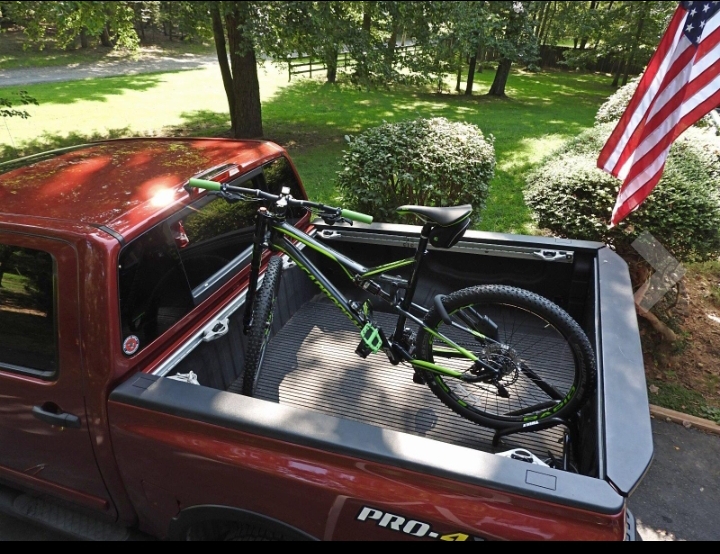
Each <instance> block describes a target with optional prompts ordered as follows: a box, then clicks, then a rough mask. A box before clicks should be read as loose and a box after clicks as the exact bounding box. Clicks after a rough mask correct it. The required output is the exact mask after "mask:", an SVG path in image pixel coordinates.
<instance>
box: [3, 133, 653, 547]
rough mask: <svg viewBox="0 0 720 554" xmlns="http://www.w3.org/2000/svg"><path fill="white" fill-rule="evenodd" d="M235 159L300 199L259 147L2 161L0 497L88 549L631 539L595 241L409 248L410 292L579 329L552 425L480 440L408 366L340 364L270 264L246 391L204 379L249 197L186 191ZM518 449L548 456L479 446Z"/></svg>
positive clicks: (629, 313)
mask: <svg viewBox="0 0 720 554" xmlns="http://www.w3.org/2000/svg"><path fill="white" fill-rule="evenodd" d="M243 175H247V176H248V179H251V180H252V182H253V183H254V184H255V185H256V186H257V187H260V188H265V189H266V190H268V191H270V192H273V191H279V190H281V189H283V188H289V189H290V191H291V193H292V195H293V196H294V197H296V198H305V197H306V196H305V191H304V189H303V187H302V185H301V183H300V180H299V178H298V176H297V172H296V171H295V169H294V167H293V164H292V162H291V161H290V159H289V158H288V156H287V154H286V152H285V151H284V150H283V149H282V148H280V147H278V146H277V145H275V144H272V143H269V142H260V141H231V140H213V139H193V140H176V139H152V140H150V139H138V140H122V141H108V142H102V143H96V144H92V145H86V146H82V147H76V148H70V149H65V150H61V151H53V152H49V153H46V154H42V155H38V156H33V157H30V158H25V159H21V160H17V161H14V162H9V163H6V164H3V165H2V166H0V481H1V482H2V486H0V509H1V510H3V511H5V512H7V513H10V514H13V515H15V516H17V517H22V518H27V519H31V520H33V521H38V522H41V523H44V524H47V525H51V526H54V527H55V528H59V529H61V530H63V531H65V532H67V533H70V534H71V535H73V536H76V537H83V538H96V539H123V538H128V537H131V536H132V535H133V533H136V532H142V533H146V534H150V535H152V536H154V537H157V538H161V539H181V540H205V539H225V540H273V539H291V540H293V539H297V540H300V539H309V540H350V539H370V540H383V539H390V540H394V539H423V540H445V541H467V540H534V539H542V540H547V539H555V540H618V541H622V540H628V539H629V540H633V539H634V538H635V537H636V533H635V524H634V520H633V517H632V514H630V513H629V511H628V510H627V508H626V504H627V498H628V496H629V495H630V494H631V493H632V492H633V490H634V489H635V487H636V486H637V485H638V483H639V482H640V480H641V479H642V478H643V476H644V474H645V472H646V471H647V469H648V467H649V464H650V462H651V459H652V455H653V445H652V434H651V428H650V417H649V412H648V399H647V394H646V385H645V377H644V370H643V360H642V351H641V348H640V342H639V334H638V329H637V320H636V317H635V314H634V308H633V306H634V304H633V299H632V288H631V285H630V280H629V277H628V271H627V267H626V266H625V264H624V263H623V262H622V261H621V260H620V258H619V257H618V256H617V255H615V254H614V253H613V252H612V251H611V250H610V249H608V248H606V247H605V246H604V245H602V244H595V243H586V242H574V241H561V240H555V239H549V238H540V237H520V236H511V235H495V234H487V233H479V232H469V233H467V234H466V236H465V237H464V238H463V240H462V241H461V242H460V243H459V245H458V246H456V247H455V248H454V249H453V250H450V251H441V250H432V249H431V252H430V255H429V256H428V263H427V272H426V278H425V279H424V281H423V282H422V283H421V284H420V287H419V291H418V294H425V295H426V297H428V298H431V297H432V296H433V295H436V294H438V293H440V294H442V293H444V292H445V291H447V290H456V289H458V288H462V287H465V286H469V285H470V284H480V283H504V284H508V285H513V286H518V287H522V288H525V289H529V290H532V291H534V292H537V293H538V294H541V295H543V296H545V297H547V298H550V299H551V300H553V301H555V302H556V303H558V304H559V305H561V306H562V307H563V308H565V309H566V310H567V311H568V313H570V314H571V315H572V316H573V317H574V318H575V319H576V320H577V321H578V322H579V323H580V324H581V326H582V327H583V329H584V330H585V332H586V334H587V335H588V337H590V339H591V341H592V343H593V347H594V348H595V351H596V356H597V365H598V387H597V393H596V394H595V396H594V398H593V399H592V401H591V402H590V403H588V405H587V406H586V407H585V408H583V410H582V411H581V412H580V413H578V414H577V417H576V418H575V419H574V420H573V421H572V422H570V423H569V424H568V426H567V427H555V428H552V429H546V430H542V431H537V432H532V433H522V434H517V435H512V436H506V437H504V438H502V440H501V441H500V442H498V441H497V440H494V439H495V437H494V436H493V433H492V431H491V430H489V429H484V428H482V427H480V426H477V425H474V424H472V423H470V422H468V421H464V420H462V418H459V417H458V416H456V415H455V414H454V413H452V412H450V410H447V409H446V408H444V407H442V406H441V405H439V403H438V402H437V401H436V399H434V397H432V395H431V394H430V395H429V396H428V394H429V391H428V390H427V388H426V387H422V386H419V385H417V384H415V383H413V378H412V377H413V376H412V371H411V372H409V373H408V372H406V371H403V370H402V369H398V370H397V374H396V375H397V379H396V380H394V381H392V382H389V381H388V382H382V383H378V381H379V380H382V379H386V376H387V374H388V373H387V370H385V371H377V372H376V371H375V363H376V362H375V361H373V357H372V356H371V357H370V358H368V359H367V360H363V359H361V358H359V357H357V356H355V355H354V346H355V345H354V344H353V342H355V343H356V342H357V340H358V338H357V331H354V332H353V329H354V328H353V327H352V325H350V324H349V323H348V322H346V321H344V319H343V318H342V317H340V318H338V317H331V316H330V315H329V314H328V310H333V309H334V306H332V305H331V304H326V303H324V302H323V301H322V300H320V299H319V298H318V297H317V296H318V295H317V293H318V292H319V291H318V290H317V288H316V287H315V285H314V284H313V283H312V282H310V280H309V279H308V278H307V276H306V275H305V274H304V273H303V272H302V271H300V270H299V269H298V268H297V267H293V264H292V263H286V269H285V272H284V275H283V281H282V287H281V290H280V293H279V298H278V304H277V307H276V310H277V314H276V317H275V318H274V320H273V327H272V333H271V334H272V339H271V342H270V344H269V347H268V351H267V354H266V356H267V359H266V361H265V366H264V367H265V368H266V369H264V370H263V374H262V376H261V381H260V382H259V384H258V388H257V391H258V392H257V394H256V395H255V397H254V398H250V397H246V396H242V395H239V394H235V393H232V392H228V389H229V388H230V386H231V385H232V384H233V383H234V382H236V381H237V380H238V379H239V378H240V377H241V376H242V372H243V365H244V364H243V360H244V349H245V344H246V338H245V336H244V334H243V325H242V313H243V306H244V301H245V294H246V288H247V282H248V274H249V261H250V258H251V251H252V242H253V230H254V224H253V220H254V217H255V213H256V210H257V204H256V203H252V202H236V203H227V202H225V201H224V200H222V199H219V198H217V197H216V196H213V195H212V194H210V193H206V192H204V191H197V190H195V189H191V188H189V187H187V186H186V185H187V183H188V181H189V179H190V178H193V177H195V178H200V179H205V180H214V181H218V182H226V181H227V180H229V179H236V178H237V176H243ZM296 215H297V217H296V218H295V219H294V220H293V223H294V225H296V226H298V227H300V228H302V229H304V230H305V231H307V232H309V233H312V234H313V235H314V236H315V237H316V239H317V240H321V241H328V243H332V245H333V248H335V249H338V250H339V251H341V252H346V253H347V254H348V255H352V256H353V257H354V258H355V259H361V260H362V259H367V260H372V262H373V264H374V265H378V264H380V263H385V261H390V260H393V259H398V257H399V256H401V255H402V254H403V253H407V252H409V251H412V248H413V247H414V246H415V245H417V244H418V239H419V228H418V227H412V226H404V225H386V224H373V225H356V226H354V227H351V226H349V225H334V226H328V225H326V224H324V223H322V222H318V221H311V219H310V216H309V215H308V214H305V213H299V214H296ZM308 255H312V253H310V254H308ZM317 263H318V265H319V267H321V268H322V270H323V271H327V272H328V273H332V272H333V271H334V270H335V268H333V267H332V266H331V264H325V265H322V264H323V263H324V262H323V261H322V260H318V261H317ZM399 272H400V273H401V272H402V270H400V271H399ZM347 325H350V329H348V328H347ZM345 342H349V344H350V346H351V347H350V348H344V347H343V345H342V343H345ZM330 354H331V355H330ZM328 360H330V361H328ZM378 363H384V362H378ZM386 380H387V379H386ZM519 448H522V449H524V450H528V451H530V452H531V453H533V454H534V455H536V458H537V460H538V461H540V460H551V459H552V460H557V459H560V460H565V464H564V466H563V469H564V470H561V469H557V464H555V465H554V464H544V463H528V462H527V461H524V460H518V459H512V458H509V457H507V456H503V455H499V454H506V453H507V452H509V451H512V450H514V449H519Z"/></svg>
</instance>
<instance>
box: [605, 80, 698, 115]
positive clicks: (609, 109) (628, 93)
mask: <svg viewBox="0 0 720 554" xmlns="http://www.w3.org/2000/svg"><path fill="white" fill-rule="evenodd" d="M640 79H641V77H637V78H635V79H633V80H631V81H630V82H628V84H627V85H625V86H622V87H620V88H619V89H617V91H616V92H615V94H613V95H612V96H611V97H610V98H608V100H607V101H606V102H605V103H604V104H603V105H602V106H600V109H599V110H598V113H597V115H596V116H595V123H596V124H598V125H602V124H603V123H615V124H617V122H618V121H620V118H621V117H622V115H623V113H625V110H626V109H627V107H628V105H629V104H630V100H632V97H633V95H634V94H635V91H636V90H637V87H638V84H639V83H640ZM695 126H696V127H710V126H712V120H711V119H710V116H709V115H707V116H705V117H703V118H702V119H701V120H700V121H698V122H697V123H696V124H695Z"/></svg>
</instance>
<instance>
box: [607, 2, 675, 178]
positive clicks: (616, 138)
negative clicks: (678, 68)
mask: <svg viewBox="0 0 720 554" xmlns="http://www.w3.org/2000/svg"><path fill="white" fill-rule="evenodd" d="M684 22H685V13H684V10H681V9H679V10H678V11H677V12H675V15H674V16H673V19H672V22H671V23H670V29H669V30H668V32H667V33H666V34H665V36H664V37H663V39H662V41H661V42H660V46H659V47H658V51H657V52H656V53H655V55H654V56H653V57H652V59H651V60H650V64H649V65H648V69H647V71H646V72H645V75H646V76H654V78H649V79H642V80H641V81H640V83H639V84H638V89H637V91H636V92H635V95H634V96H633V98H632V100H631V101H630V105H629V106H628V109H627V110H626V111H625V113H624V114H623V116H622V118H621V119H620V123H619V124H618V126H617V127H616V129H615V131H614V132H613V134H612V135H611V136H610V140H609V141H608V143H607V145H606V146H605V148H604V149H603V151H602V153H601V154H600V160H599V165H600V167H602V168H603V169H605V170H606V171H608V172H612V170H613V168H614V167H615V166H616V164H617V158H618V157H619V155H620V152H622V149H623V148H624V147H625V144H627V142H628V140H629V139H630V137H631V136H632V134H633V133H634V132H635V129H636V128H637V126H638V125H639V124H640V122H641V121H642V114H643V113H644V112H645V111H646V110H647V109H648V107H649V106H650V104H651V103H652V100H653V98H654V97H655V94H657V91H658V89H659V88H660V85H661V84H662V82H663V77H662V76H663V75H664V74H665V72H666V71H667V69H668V67H669V66H670V64H671V63H672V61H673V58H672V57H668V54H669V53H670V52H673V51H675V50H676V49H677V47H678V45H679V44H680V41H681V39H682V38H684V35H683V24H684ZM687 47H688V48H689V42H688V46H687ZM618 148H619V152H618Z"/></svg>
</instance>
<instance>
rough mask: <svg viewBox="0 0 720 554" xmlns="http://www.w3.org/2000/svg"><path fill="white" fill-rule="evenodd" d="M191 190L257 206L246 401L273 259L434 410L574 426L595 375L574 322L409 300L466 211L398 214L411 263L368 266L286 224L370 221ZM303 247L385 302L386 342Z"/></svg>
mask: <svg viewBox="0 0 720 554" xmlns="http://www.w3.org/2000/svg"><path fill="white" fill-rule="evenodd" d="M189 184H190V186H192V187H196V188H201V189H207V190H209V191H214V192H215V193H216V194H218V195H219V196H221V197H223V198H225V199H226V200H228V201H231V202H232V201H239V200H243V201H247V200H256V201H258V202H259V203H260V204H261V207H260V208H259V210H258V215H257V220H256V228H255V242H254V248H253V257H252V265H251V274H250V283H249V287H248V292H247V299H246V309H245V315H244V320H243V322H244V331H245V333H246V335H248V345H247V348H246V358H245V370H244V376H243V378H242V381H241V382H239V383H238V384H237V385H234V386H233V388H237V389H238V390H234V391H233V392H240V393H242V394H245V395H248V396H252V395H253V394H254V391H255V388H256V386H257V383H258V378H259V375H260V370H261V368H262V365H263V358H264V354H265V350H266V348H267V345H268V342H269V338H270V330H271V324H272V317H273V309H274V306H275V302H276V298H277V295H278V290H279V283H280V278H281V273H282V268H283V263H282V259H281V257H280V256H273V257H271V258H270V262H269V264H268V266H267V269H266V271H265V274H264V278H263V281H262V286H261V287H260V288H258V278H259V276H260V270H261V264H262V259H263V253H264V251H265V250H266V249H270V250H271V251H273V252H278V253H282V254H284V255H286V256H287V257H288V258H289V259H290V260H292V261H293V262H294V263H295V264H297V266H298V267H300V268H301V269H302V270H303V271H305V273H307V274H308V275H309V277H310V279H311V280H312V281H313V282H314V283H315V284H317V285H318V287H319V288H320V290H321V291H322V292H323V293H324V294H325V295H327V296H328V297H329V298H330V300H332V302H333V303H334V304H335V305H336V306H337V307H338V308H339V309H340V311H341V312H342V313H344V314H345V315H346V316H347V317H348V318H349V319H350V320H351V321H352V322H353V323H354V324H355V325H356V326H357V327H358V329H359V330H360V345H359V346H358V348H357V350H356V352H357V354H359V355H360V356H362V357H363V358H366V357H367V356H369V355H371V354H377V353H379V352H384V353H385V354H386V355H387V357H388V359H389V361H390V363H391V364H393V365H400V364H404V365H407V366H409V367H410V368H412V369H413V370H414V371H413V379H414V380H415V382H417V383H422V384H427V385H428V386H429V387H430V389H431V390H432V392H433V393H434V394H435V395H436V396H437V397H438V398H439V399H440V400H441V401H442V402H443V403H445V404H446V405H447V406H448V407H450V408H451V409H452V410H454V411H455V412H457V413H458V414H460V415H461V416H463V417H466V418H467V419H469V420H471V421H474V422H475V423H478V424H480V425H483V426H486V427H490V428H493V429H496V430H503V429H510V428H517V427H523V426H526V427H532V426H534V425H538V424H540V423H541V422H543V421H548V420H557V419H562V418H571V417H572V416H573V415H574V414H576V413H577V412H578V411H579V410H580V408H581V407H582V406H583V405H584V403H585V402H586V401H587V400H588V398H589V397H590V395H591V394H592V392H593V390H594V388H595V382H596V369H595V356H594V353H593V350H592V347H591V345H590V342H589V340H588V338H587V337H586V335H585V333H584V332H583V331H582V329H581V328H580V326H579V325H578V324H577V323H576V322H575V321H574V320H573V319H572V317H570V316H569V315H568V314H567V313H566V312H565V311H564V310H562V309H561V308H560V307H559V306H557V305H555V304H554V303H552V302H550V301H549V300H547V299H546V298H543V297H542V296H539V295H537V294H534V293H532V292H529V291H526V290H523V289H518V288H513V287H507V286H495V285H481V286H475V287H470V288H466V289H463V290H459V291H457V292H454V293H452V294H450V295H447V296H445V295H440V296H437V297H435V299H434V302H433V305H432V306H429V307H425V306H420V305H418V304H416V303H414V302H413V297H414V295H415V291H416V289H417V285H418V281H419V278H420V274H421V269H422V265H423V260H424V258H425V256H426V254H427V251H428V246H429V245H432V246H434V247H436V248H446V249H449V248H452V247H453V246H454V245H455V244H457V242H458V241H459V240H460V239H461V238H462V236H463V235H464V233H465V231H466V230H467V229H468V227H469V225H470V215H471V213H472V207H471V206H458V207H451V208H430V207H422V206H405V207H403V208H400V211H401V212H403V213H406V214H414V215H416V216H418V217H419V218H420V219H421V220H423V222H424V226H423V227H422V233H421V236H420V242H419V245H418V248H417V251H416V252H415V255H414V257H412V258H408V259H405V260H400V261H398V262H396V263H391V264H387V265H383V266H381V267H375V268H368V267H365V266H363V265H362V264H360V263H357V262H356V261H354V260H352V259H350V258H348V257H347V256H345V255H343V254H341V253H340V252H337V251H335V250H333V249H332V248H329V247H328V246H326V245H325V244H323V243H321V242H320V241H318V240H316V239H314V238H313V237H311V236H310V235H308V234H306V233H304V232H303V231H301V230H300V229H298V228H296V227H294V226H292V225H290V224H289V223H288V222H287V221H286V217H287V214H288V211H289V210H290V209H291V208H304V209H308V210H312V211H313V212H314V213H316V214H317V215H318V217H320V218H322V219H323V220H324V221H325V222H326V223H327V224H330V225H333V224H336V223H340V222H347V223H352V222H353V221H356V222H361V223H368V224H369V223H372V218H371V217H369V216H367V215H364V214H360V213H356V212H352V211H349V210H343V209H340V208H333V207H330V206H325V205H322V204H318V203H315V202H309V201H305V200H297V199H295V198H293V197H292V196H291V195H290V191H289V189H285V190H283V191H282V193H281V194H280V195H273V194H269V193H266V192H264V191H261V190H258V189H248V188H241V187H236V186H231V185H228V184H220V183H216V182H213V181H204V180H199V179H192V180H191V181H190V183H189ZM303 245H304V246H303ZM304 247H307V248H310V249H312V250H314V251H315V252H317V253H318V254H319V255H322V256H326V257H327V258H329V259H331V260H333V261H334V262H336V263H337V264H338V265H339V266H340V267H341V268H342V269H343V270H344V272H345V273H346V274H347V276H348V278H349V279H351V280H352V282H353V283H354V284H355V285H357V286H358V287H359V288H360V289H363V290H364V291H366V292H367V293H370V294H372V295H374V296H377V297H379V298H381V299H382V300H384V301H385V302H386V303H387V304H388V305H389V306H390V307H391V309H392V310H393V311H394V312H395V313H397V315H398V318H397V324H396V326H395V329H394V330H393V331H392V333H389V332H388V333H386V332H385V331H384V330H383V329H382V327H381V326H380V325H378V323H377V322H376V320H375V318H374V315H373V311H372V306H371V304H370V302H369V301H366V302H364V303H362V304H360V303H358V302H354V301H352V300H349V299H348V298H346V297H345V296H344V295H343V294H342V293H341V292H340V290H339V289H338V287H337V286H335V285H334V284H333V283H332V282H331V281H330V280H329V279H328V278H327V277H326V276H325V275H323V273H322V272H320V270H318V268H317V267H316V266H315V265H314V264H313V263H312V261H311V260H310V259H309V258H308V257H307V256H306V255H305V254H304V253H303V251H302V249H303V248H304ZM400 268H410V278H409V279H402V278H400V277H396V276H388V275H387V273H389V272H393V271H396V270H398V269H400ZM416 314H417V315H416ZM409 323H414V324H415V325H416V326H417V329H418V330H417V332H415V331H414V330H412V328H410V327H409Z"/></svg>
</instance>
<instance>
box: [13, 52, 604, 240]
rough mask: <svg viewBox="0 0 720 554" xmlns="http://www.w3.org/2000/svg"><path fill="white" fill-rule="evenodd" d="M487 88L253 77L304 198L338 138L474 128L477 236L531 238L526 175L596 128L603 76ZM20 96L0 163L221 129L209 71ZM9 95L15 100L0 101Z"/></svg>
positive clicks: (318, 185)
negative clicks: (488, 140) (494, 163)
mask: <svg viewBox="0 0 720 554" xmlns="http://www.w3.org/2000/svg"><path fill="white" fill-rule="evenodd" d="M493 76H494V73H493V72H492V71H486V72H484V73H482V74H479V75H478V78H477V80H476V95H475V96H473V97H466V96H460V95H457V94H449V93H447V94H442V95H439V94H436V93H434V92H431V91H429V90H427V91H426V90H420V89H417V88H413V89H410V88H407V89H406V88H397V89H394V90H377V91H366V90H360V89H358V88H355V87H352V86H350V85H339V86H327V85H324V84H323V83H322V82H320V81H314V80H310V79H306V78H305V79H299V78H294V79H293V81H292V83H290V84H288V83H287V74H286V73H285V70H284V69H278V68H275V67H273V66H268V67H267V68H266V69H265V70H264V71H261V75H260V79H261V94H262V98H263V119H264V124H265V134H266V136H267V137H268V138H270V139H272V140H276V141H277V142H279V143H281V144H283V145H284V146H286V147H287V148H288V149H289V151H290V153H291V155H292V157H293V159H294V160H295V162H296V164H297V166H298V169H299V172H300V175H301V177H302V179H303V182H304V183H305V185H306V188H307V190H308V194H309V195H310V196H311V197H312V198H314V199H317V200H319V201H324V202H329V203H333V202H337V192H336V190H335V187H334V179H335V174H336V172H337V171H338V170H339V161H340V157H341V154H342V150H343V148H344V145H345V140H344V137H345V135H353V134H356V133H359V132H361V131H362V130H364V129H366V128H368V127H372V126H375V125H379V124H381V123H382V122H383V121H388V122H393V121H400V120H403V119H409V118H415V117H433V116H443V117H447V118H449V119H452V120H458V121H467V122H470V123H474V124H476V125H478V126H479V127H480V128H481V129H482V131H483V132H484V133H485V134H492V135H494V136H495V139H496V141H495V148H496V153H497V158H498V167H497V171H496V177H495V179H494V180H493V182H492V183H491V192H490V198H489V202H488V207H487V209H486V211H485V212H484V215H483V222H482V224H481V227H480V228H481V229H482V230H488V231H498V232H519V233H532V232H533V231H534V229H533V226H532V223H531V220H530V215H529V213H528V210H527V208H526V207H525V204H524V202H523V198H522V189H523V186H524V175H525V174H526V172H527V171H528V170H530V169H531V168H532V167H534V166H535V165H536V164H537V163H538V162H539V161H540V160H541V159H542V158H543V157H544V156H545V155H546V154H548V153H549V152H551V151H552V149H553V148H554V147H556V146H557V145H559V144H560V143H561V142H562V141H563V140H564V139H566V138H568V137H571V136H574V135H576V134H578V133H579V132H580V131H582V130H583V129H585V128H587V127H590V126H592V124H593V120H594V116H595V113H596V112H597V109H598V107H599V106H600V105H601V104H602V102H603V101H604V100H605V99H606V98H607V97H608V96H609V95H610V94H611V93H612V92H613V91H612V89H611V88H610V86H609V84H610V79H609V78H607V77H603V76H593V75H585V74H573V73H560V72H549V73H542V74H530V73H526V74H522V73H515V74H513V75H512V76H511V78H510V82H509V86H508V89H507V92H508V96H509V98H508V99H490V98H488V97H486V96H485V93H486V92H487V90H488V89H489V87H490V84H491V82H492V79H493ZM451 81H452V79H450V80H449V81H448V83H449V84H450V83H451ZM453 86H454V83H453ZM23 88H25V89H27V90H28V92H29V93H30V94H31V95H32V96H34V97H35V98H37V99H38V101H39V102H40V106H37V107H35V106H31V107H30V108H28V111H29V112H30V113H31V115H32V117H31V118H30V119H27V120H20V119H15V118H13V119H5V120H4V121H3V125H2V126H0V149H2V151H1V152H0V156H1V157H3V158H8V157H14V155H16V151H15V150H14V149H13V147H15V148H17V150H19V151H20V152H22V153H31V152H35V151H39V150H43V149H47V148H50V147H56V146H65V145H69V144H74V143H78V142H82V141H85V140H91V139H93V138H102V137H106V136H111V137H117V136H129V135H157V134H163V135H166V134H171V135H193V136H199V135H217V134H222V133H223V132H224V131H225V130H227V128H228V127H229V121H228V116H227V113H226V110H227V107H226V100H225V96H224V91H223V87H222V82H221V78H220V73H219V70H217V69H208V70H195V71H185V72H177V73H165V74H149V75H138V76H129V77H112V78H105V79H94V80H86V81H78V82H68V83H59V84H57V83H55V84H47V85H33V86H28V87H23ZM15 90H16V89H15ZM8 92H13V89H3V90H0V94H2V95H4V96H7V95H8Z"/></svg>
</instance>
